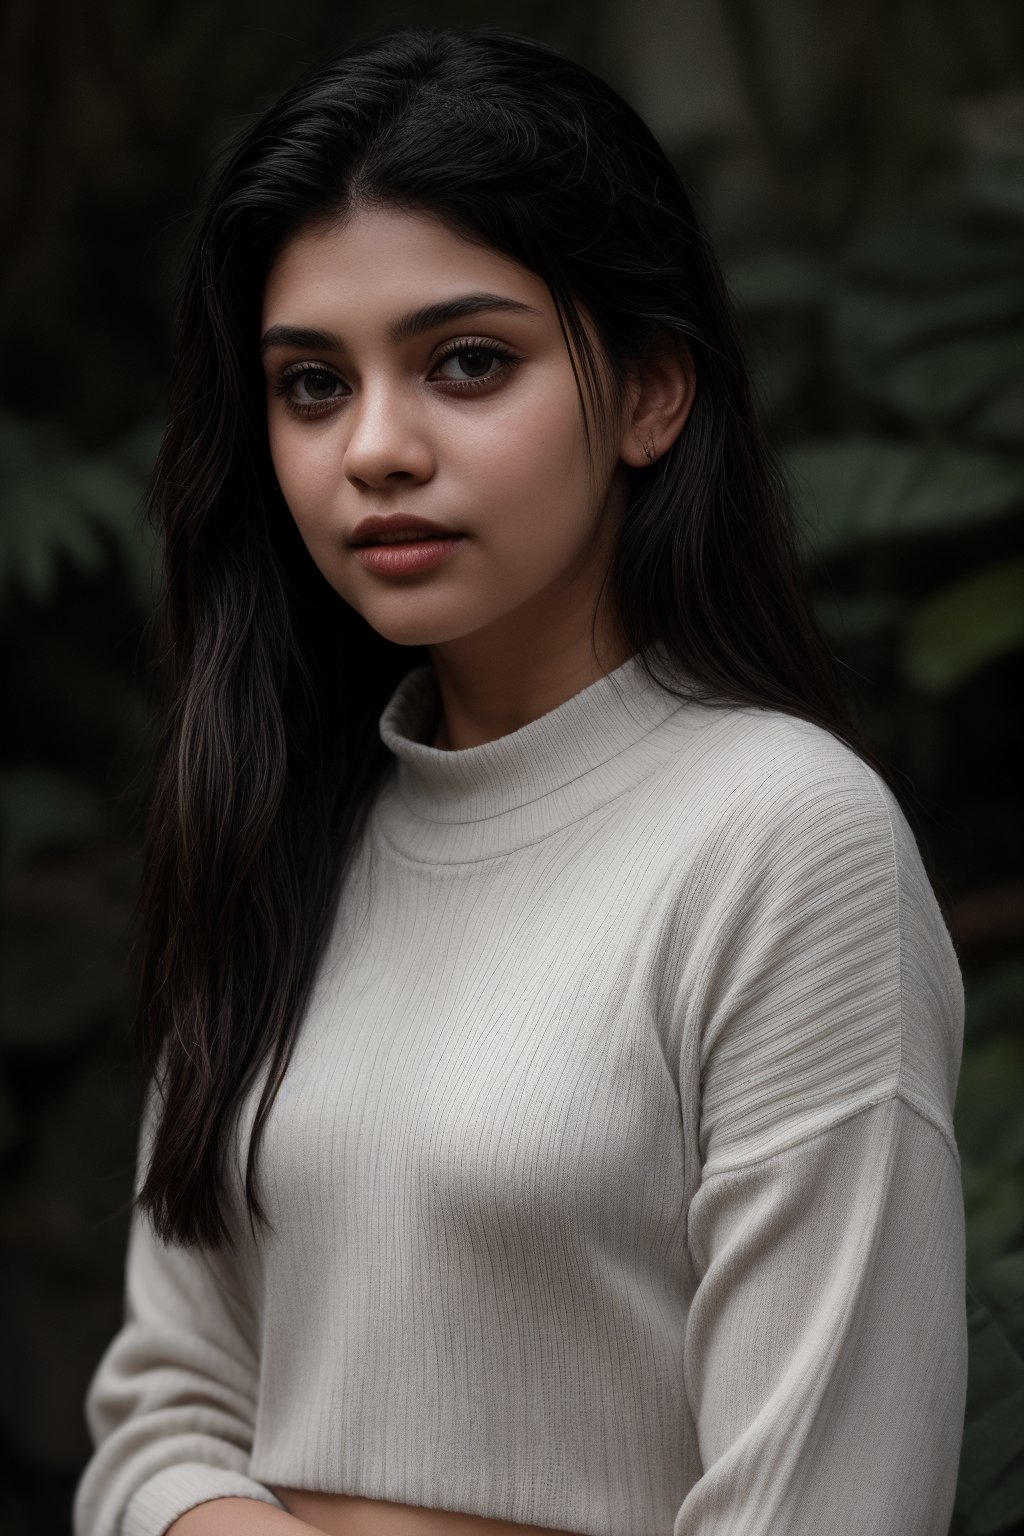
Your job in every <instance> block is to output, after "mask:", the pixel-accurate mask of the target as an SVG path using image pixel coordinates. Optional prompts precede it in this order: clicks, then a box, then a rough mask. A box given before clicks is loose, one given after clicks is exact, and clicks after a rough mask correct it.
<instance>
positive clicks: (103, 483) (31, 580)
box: [0, 413, 155, 605]
mask: <svg viewBox="0 0 1024 1536" xmlns="http://www.w3.org/2000/svg"><path fill="white" fill-rule="evenodd" d="M152 441H153V432H152V428H151V427H146V428H143V429H140V431H138V432H133V433H132V434H131V435H130V437H128V438H127V439H125V441H124V443H123V445H114V446H113V447H111V448H110V449H109V450H108V452H107V453H106V454H102V455H97V454H86V453H83V452H82V451H80V450H79V449H78V448H76V447H75V445H74V444H73V443H71V442H70V441H69V440H68V438H67V437H66V436H65V435H64V433H63V432H62V431H61V430H60V429H58V428H57V427H56V426H55V425H54V424H53V423H52V422H49V421H39V420H29V419H26V418H18V417H15V416H12V415H11V414H9V413H7V414H3V413H0V473H2V475H3V478H4V483H5V487H6V497H5V517H4V520H3V523H2V524H0V589H2V588H3V587H5V586H10V585H19V586H21V587H23V588H25V590H27V591H28V592H29V593H30V594H31V596H33V597H34V598H35V599H36V600H37V601H38V602H48V601H49V600H50V599H51V598H52V597H53V595H54V592H55V590H56V586H57V581H58V578H59V569H60V563H61V560H62V559H66V560H69V561H71V563H72V564H73V565H75V566H77V567H78V568H79V570H83V571H86V572H92V571H97V570H99V569H101V568H102V567H103V566H104V565H105V564H107V562H108V561H109V559H110V545H111V539H112V540H113V545H114V547H115V548H116V549H117V550H119V552H120V554H121V556H122V558H123V559H124V560H125V563H126V566H127V569H128V571H129V574H130V576H131V578H132V582H133V588H134V590H135V592H136V594H137V596H138V597H139V599H140V601H141V602H142V603H143V604H146V605H148V604H149V603H150V602H151V599H152V591H153V582H154V570H155V549H154V541H153V538H152V535H151V533H150V532H149V528H148V525H147V524H146V522H145V520H144V518H143V517H142V516H141V506H140V503H141V498H142V494H143V491H144V488H145V477H144V475H142V474H141V473H140V472H139V467H138V466H139V458H140V453H141V451H142V448H143V445H144V444H148V443H151V442H152ZM104 535H106V537H104Z"/></svg>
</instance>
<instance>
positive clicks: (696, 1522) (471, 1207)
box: [74, 648, 967, 1536]
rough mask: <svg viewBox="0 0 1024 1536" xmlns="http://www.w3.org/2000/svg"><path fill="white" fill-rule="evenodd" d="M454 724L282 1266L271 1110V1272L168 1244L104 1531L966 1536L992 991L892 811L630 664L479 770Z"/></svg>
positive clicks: (381, 843)
mask: <svg viewBox="0 0 1024 1536" xmlns="http://www.w3.org/2000/svg"><path fill="white" fill-rule="evenodd" d="M652 654H653V655H654V656H655V661H656V664H658V658H659V657H660V655H661V653H660V648H655V650H654V652H653V653H652ZM438 716H439V697H438V693H437V687H436V681H435V677H434V673H433V671H432V669H431V668H430V667H429V666H422V667H417V668H416V669H414V670H413V671H411V672H410V673H409V674H407V676H406V677H405V678H404V679H403V681H402V682H401V684H400V685H399V686H398V688H397V689H396V691H395V693H394V695H393V697H392V698H391V700H390V702H389V703H388V705H387V707H386V709H385V710H384V712H383V714H382V716H381V720H380V732H381V736H382V738H383V740H384V741H385V742H386V744H387V745H388V747H389V748H390V749H391V751H392V752H393V754H394V761H393V763H392V764H391V765H390V771H389V773H388V775H387V777H386V778H385V779H384V781H383V783H382V785H381V788H380V792H379V794H378V796H377V800H376V803H375V808H374V812H373V816H372V820H371V822H370V823H369V826H368V830H367V834H366V836H365V837H364V839H363V840H362V842H361V843H360V845H359V849H358V853H357V857H356V859H355V861H354V862H353V864H352V865H351V866H350V870H349V873H348V876H347V878H346V881H345V884H344V887H343V890H342V896H341V900H340V903H339V906H338V914H337V919H336V923H335V927H334V930H333V937H332V940H331V945H330V947H329V950H328V952H327V954H326V957H325V960H324V962H323V964H322V966H321V970H320V972H319V974H318V977H317V984H316V992H315V996H314V999H313V1003H312V1005H311V1007H310V1009H309V1011H308V1012H307V1014H306V1016H305V1018H304V1020H303V1024H302V1031H301V1034H300V1037H299V1042H298V1047H297V1050H296V1054H295V1056H294V1057H293V1060H292V1064H291V1067H290V1069H289V1072H288V1076H287V1078H286V1080H285V1083H284V1084H283V1086H282V1090H281V1092H280V1094H279V1096H278V1099H277V1101H276V1104H275V1107H274V1110H273V1112H272V1115H271V1118H270V1121H269V1123H268V1126H267V1135H266V1139H265V1141H264V1144H263V1152H262V1160H261V1164H260V1167H261V1169H262V1179H263V1184H262V1187H263V1190H264V1192H265V1195H266V1198H267V1202H268V1209H269V1213H270V1215H271V1218H272V1220H273V1222H274V1224H275V1231H274V1232H273V1233H272V1234H270V1235H269V1236H267V1237H264V1236H262V1235H260V1236H259V1237H258V1238H257V1239H254V1238H253V1236H252V1234H251V1232H250V1230H249V1228H248V1225H247V1224H246V1222H245V1220H244V1215H243V1207H242V1204H241V1201H240V1191H241V1187H242V1174H241V1169H243V1168H244V1157H243V1156H242V1154H241V1153H240V1152H239V1147H240V1146H241V1147H242V1148H244V1146H245V1145H246V1144H247V1131H248V1128H249V1126H251V1121H252V1115H253V1113H254V1111H255V1105H256V1101H257V1097H258V1093H257V1090H256V1089H254V1090H253V1093H252V1095H251V1097H250V1099H249V1101H248V1103H247V1107H246V1110H245V1113H244V1114H243V1116H242V1117H241V1122H240V1139H238V1138H236V1142H235V1147H234V1152H235V1159H236V1161H235V1164H234V1174H235V1176H234V1177H233V1179H232V1181H231V1184H230V1186H229V1202H230V1209H231V1211H232V1221H233V1227H234V1229H235V1230H236V1231H237V1234H238V1243H239V1247H238V1250H237V1253H236V1254H235V1255H230V1254H229V1253H228V1252H227V1250H224V1251H221V1252H217V1253H212V1254H211V1253H208V1252H203V1251H201V1250H197V1249H181V1248H172V1249H167V1248H165V1247H164V1246H163V1245H162V1244H159V1243H158V1242H156V1241H155V1240H154V1237H153V1235H152V1232H151V1229H150V1228H149V1226H148V1225H147V1224H146V1223H145V1222H141V1221H139V1220H137V1219H133V1226H132V1229H131V1235H130V1242H129V1247H128V1254H127V1266H126V1302H125V1317H124V1324H123V1326H122V1328H121V1329H120V1331H119V1332H118V1333H117V1334H116V1336H115V1337H114V1338H113V1339H112V1341H111V1342H110V1344H109V1346H108V1348H107V1350H106V1352H105V1354H104V1355H103V1358H102V1359H101V1361H100V1362H99V1365H98V1367H97V1369H96V1373H95V1376H94V1378H93V1380H92V1383H91V1385H90V1388H89V1393H88V1397H87V1399H86V1405H85V1411H86V1418H87V1423H88V1427H89V1430H90V1433H91V1436H92V1440H93V1443H94V1446H95V1450H94V1453H93V1455H92V1457H91V1459H90V1461H89V1463H88V1465H87V1466H86V1468H85V1471H84V1473H83V1475H82V1477H81V1479H80V1481H79V1484H78V1487H77V1489H76V1494H75V1506H74V1533H75V1536H115V1533H116V1536H161V1533H163V1532H164V1531H166V1529H167V1527H168V1526H169V1525H170V1524H171V1523H172V1521H173V1520H175V1519H176V1518H177V1516H178V1515H180V1514H182V1513H184V1512H185V1510H187V1509H190V1508H192V1507H193V1506H194V1505H196V1504H199V1503H202V1502H203V1501H205V1500H207V1499H213V1498H217V1497H218V1496H221V1495H228V1494H233V1495H247V1496H249V1497H251V1498H254V1499H262V1500H265V1501H266V1502H268V1503H271V1504H276V1503H277V1502H278V1501H277V1500H276V1499H275V1497H274V1495H273V1494H272V1493H270V1491H269V1489H268V1487H267V1485H268V1484H270V1485H273V1484H276V1485H279V1486H291V1487H300V1488H305V1489H311V1490H323V1491H328V1492H336V1493H349V1494H358V1495H362V1496H363V1497H366V1498H373V1499H389V1500H394V1501H397V1502H399V1503H406V1504H413V1505H424V1506H426V1507H428V1508H432V1509H441V1510H453V1511H455V1510H458V1511H468V1512H470V1513H473V1514H477V1515H483V1516H490V1517H494V1518H503V1519H505V1520H510V1521H517V1522H523V1523H527V1524H534V1525H542V1526H550V1527H554V1528H556V1529H559V1530H565V1531H576V1532H584V1533H587V1536H944V1533H945V1532H946V1531H947V1529H948V1525H949V1520H950V1516H951V1511H952V1505H953V1496H954V1489H955V1484H956V1476H957V1466H958V1456H959V1450H960V1441H961V1434H962V1427H963V1414H964V1403H965V1393H966V1374H967V1330H966V1314H965V1272H964V1266H965V1248H964V1210H963V1197H962V1191H961V1183H960V1167H959V1158H958V1154H957V1147H956V1143H955V1140H954V1134H953V1124H952V1112H953V1104H954V1099H955V1095H956V1087H957V1079H958V1073H959V1066H960V1054H961V1047H962V1037H963V989H962V982H961V975H960V970H959V967H958V963H957V958H956V954H955V951H954V948H953V945H952V943H951V940H950V937H949V934H948V932H947V929H946V926H945V924H944V921H943V918H942V914H941V911H940V908H939V906H938V904H937V901H936V899H935V896H934V893H933V891H932V889H931V887H930V885H929V883H928V880H927V877H926V875H925V872H924V869H923V866H922V863H921V859H920V855H919V852H918V848H917V846H916V843H915V841H914V838H913V835H912V832H911V830H910V829H909V827H908V824H907V822H906V820H905V818H904V817H903V815H902V814H901V812H900V810H899V808H898V806H897V804H896V802H895V800H894V799H893V797H892V795H891V794H890V792H889V791H888V789H887V788H886V787H885V786H884V785H883V784H882V783H881V782H880V780H879V779H878V777H877V776H876V775H875V774H874V773H873V772H872V771H871V770H870V769H868V768H867V767H866V766H865V765H864V764H863V763H862V761H861V760H860V759H859V758H858V757H857V756H856V755H855V754H854V753H853V752H851V751H850V749H849V748H847V747H846V746H845V745H843V744H841V743H839V742H838V741H837V740H836V739H835V738H833V737H832V736H831V735H830V734H829V733H827V732H826V731H824V730H823V729H821V728H820V727H817V726H814V725H811V724H808V723H807V722H804V721H802V720H796V719H793V718H791V717H788V716H786V715H783V714H781V713H778V712H775V711H770V710H762V709H755V708H740V707H736V706H734V705H726V706H722V705H718V706H711V705H695V704H680V703H679V702H678V701H677V700H676V699H674V698H673V697H672V696H671V695H670V694H669V693H668V692H666V691H665V690H664V689H663V688H661V687H656V686H654V685H653V684H652V683H651V682H650V681H649V680H648V679H647V678H646V676H645V674H644V672H643V670H642V668H641V666H640V664H639V660H638V658H637V657H632V658H631V659H630V660H629V661H627V662H625V663H624V664H623V665H622V666H620V667H618V668H617V669H616V670H615V671H614V672H612V673H610V674H608V675H607V676H606V677H603V678H601V679H600V680H599V681H598V682H596V683H594V684H592V685H591V686H590V687H587V688H584V689H583V690H582V691H581V692H579V693H577V694H576V695H575V696H574V697H572V698H571V699H569V700H568V701H567V702H566V703H564V704H562V705H561V706H560V707H558V708H557V709H554V710H552V711H551V712H550V713H548V714H546V715H544V716H542V717H541V718H540V719H538V720H535V721H533V722H532V723H531V724H529V725H527V726H525V727H523V728H522V729H521V730H517V731H513V732H512V733H511V734H509V735H507V736H503V737H500V738H499V739H497V740H495V741H492V742H488V743H486V744H484V745H482V746H478V747H471V748H469V749H467V750H461V751H452V752H446V751H442V750H441V749H440V748H438V747H435V746H433V745H431V742H432V741H433V740H434V728H435V726H436V725H437V722H438ZM148 1122H149V1116H148V1112H147V1115H146V1117H145V1118H144V1122H143V1126H142V1128H141V1132H140V1142H139V1163H138V1168H141V1166H142V1162H143V1158H144V1156H145V1149H146V1138H147V1135H148V1130H147V1126H148ZM138 1183H139V1176H138V1172H137V1175H136V1188H138Z"/></svg>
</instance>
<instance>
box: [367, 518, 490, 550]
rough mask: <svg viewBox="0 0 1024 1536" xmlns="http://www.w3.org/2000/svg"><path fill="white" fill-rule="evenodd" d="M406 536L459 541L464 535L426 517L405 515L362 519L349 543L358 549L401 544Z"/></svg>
mask: <svg viewBox="0 0 1024 1536" xmlns="http://www.w3.org/2000/svg"><path fill="white" fill-rule="evenodd" d="M405 535H408V536H409V537H410V538H412V539H419V538H421V537H427V538H437V539H459V538H464V537H465V535H464V534H462V533H459V532H458V531H457V530H456V529H455V528H445V527H443V525H442V524H441V523H435V522H431V520H430V519H429V518H426V517H414V516H411V515H409V514H407V513H403V514H402V515H401V516H396V517H379V516H374V517H364V518H363V519H362V521H361V522H358V523H357V524H356V526H355V527H354V528H353V530H352V537H351V540H350V543H351V544H352V545H353V546H354V547H355V548H359V547H360V546H362V545H366V544H381V543H389V544H390V543H395V542H401V539H402V538H403V536H405Z"/></svg>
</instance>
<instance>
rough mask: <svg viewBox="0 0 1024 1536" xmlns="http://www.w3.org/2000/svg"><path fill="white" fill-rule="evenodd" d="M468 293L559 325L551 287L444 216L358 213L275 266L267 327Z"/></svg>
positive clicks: (300, 241)
mask: <svg viewBox="0 0 1024 1536" xmlns="http://www.w3.org/2000/svg"><path fill="white" fill-rule="evenodd" d="M467 288H478V289H486V290H488V291H493V292H496V293H501V294H505V295H507V296H508V297H511V298H515V299H522V300H524V301H525V302H526V303H528V304H532V305H533V306H535V307H536V308H537V309H540V310H542V311H543V313H544V314H545V315H547V316H548V317H549V318H550V319H551V320H552V322H554V321H555V312H554V306H553V304H552V302H551V297H550V294H549V293H548V289H547V285H546V284H545V283H544V282H543V281H542V280H541V279H540V278H539V277H538V276H537V275H536V274H535V273H533V272H530V271H529V270H528V269H527V268H526V267H524V266H522V265H521V264H520V263H519V262H517V261H515V260H513V258H512V257H510V256H506V255H505V254H504V253H503V252H501V251H496V250H494V249H493V248H492V247H490V246H484V245H477V244H475V243H473V242H471V241H469V240H467V239H465V238H464V237H463V236H461V235H459V234H456V233H455V231H454V230H452V229H450V228H449V227H448V225H446V224H445V223H444V222H443V221H442V220H441V219H440V218H439V217H437V216H436V215H433V214H429V213H420V212H408V211H405V210H399V209H394V208H376V209H360V210H358V211H357V212H354V213H352V214H351V215H350V216H348V217H347V218H346V219H345V220H344V221H343V222H341V223H336V224H332V225H326V226H318V227H316V228H312V229H308V230H303V231H301V232H300V233H299V234H297V235H295V236H293V237H292V239H291V240H289V241H288V242H287V243H286V244H285V245H284V247H283V248H282V250H281V251H280V252H279V253H278V255H277V257H276V259H275V260H274V262H273V264H272V266H271V269H270V272H269V274H268V276H267V281H266V285H265V287H264V294H263V324H264V325H268V324H273V323H276V322H279V321H285V322H287V321H294V320H296V319H297V318H299V310H298V306H299V305H301V310H302V316H301V317H302V318H303V319H310V318H312V316H313V315H314V314H315V313H320V315H321V318H326V312H327V311H330V312H331V314H332V316H333V318H334V319H335V320H337V319H338V317H339V316H340V315H342V314H344V315H350V316H351V318H352V319H353V321H354V320H357V319H366V318H368V317H369V316H370V315H371V313H372V314H373V316H374V317H375V318H376V317H377V316H379V318H381V319H382V320H383V319H385V318H388V317H390V315H391V314H392V313H394V312H397V311H399V310H402V309H407V308H410V307H411V306H412V305H414V304H416V303H419V302H422V301H423V299H424V297H429V298H430V299H435V298H443V297H445V296H446V295H447V294H454V293H457V292H462V291H463V290H465V289H467Z"/></svg>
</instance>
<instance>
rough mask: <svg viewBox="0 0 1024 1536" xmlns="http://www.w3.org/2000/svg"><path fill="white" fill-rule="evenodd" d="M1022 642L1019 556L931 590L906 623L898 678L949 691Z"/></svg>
mask: <svg viewBox="0 0 1024 1536" xmlns="http://www.w3.org/2000/svg"><path fill="white" fill-rule="evenodd" d="M1021 645H1024V560H1005V561H1002V562H1001V563H1000V564H999V565H991V566H987V567H986V568H985V569H984V570H982V571H977V572H975V573H974V574H973V575H971V576H967V577H964V578H963V580H961V581H956V582H953V583H951V584H950V585H949V586H947V587H943V588H942V589H941V590H940V591H938V592H936V593H933V595H932V596H931V597H930V598H928V600H927V601H926V602H924V603H922V604H921V605H920V607H919V608H917V610H916V611H915V612H914V614H913V615H912V617H911V619H910V621H909V623H908V624H907V628H906V631H905V633H904V637H903V646H902V651H901V655H900V666H901V669H902V672H903V676H904V677H905V678H906V680H907V681H908V682H909V683H910V684H911V686H912V687H915V688H919V689H921V690H922V691H923V692H926V693H931V694H945V693H950V692H952V690H953V689H954V688H958V687H959V686H960V685H961V684H962V683H963V682H964V681H965V680H966V679H967V678H968V677H970V676H971V675H972V674H973V673H975V672H977V671H978V670H979V668H981V667H983V666H986V665H987V664H988V663H989V662H992V661H997V660H998V659H999V658H1000V657H1001V656H1005V655H1006V654H1007V653H1008V652H1009V651H1013V650H1016V649H1017V648H1018V647H1019V646H1021Z"/></svg>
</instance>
